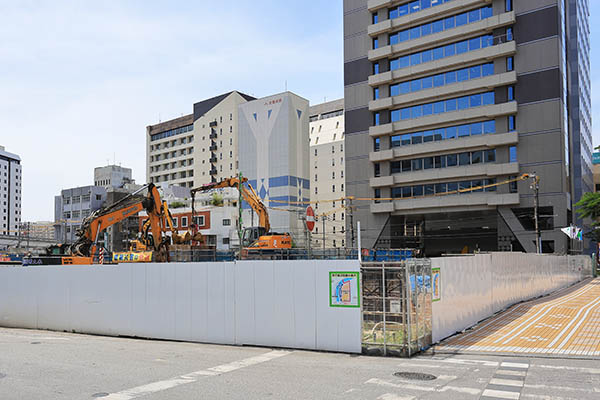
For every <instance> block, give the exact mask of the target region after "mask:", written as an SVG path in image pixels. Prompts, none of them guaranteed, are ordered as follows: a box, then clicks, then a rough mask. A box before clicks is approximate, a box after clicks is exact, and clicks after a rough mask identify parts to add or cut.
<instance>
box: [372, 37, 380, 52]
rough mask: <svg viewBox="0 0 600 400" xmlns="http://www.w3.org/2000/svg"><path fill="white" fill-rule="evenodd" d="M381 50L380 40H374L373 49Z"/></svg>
mask: <svg viewBox="0 0 600 400" xmlns="http://www.w3.org/2000/svg"><path fill="white" fill-rule="evenodd" d="M377 48H379V39H377V38H375V39H373V49H377Z"/></svg>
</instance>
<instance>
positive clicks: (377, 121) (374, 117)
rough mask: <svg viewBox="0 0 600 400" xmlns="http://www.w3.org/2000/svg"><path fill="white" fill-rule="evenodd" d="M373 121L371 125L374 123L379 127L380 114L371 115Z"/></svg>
mask: <svg viewBox="0 0 600 400" xmlns="http://www.w3.org/2000/svg"><path fill="white" fill-rule="evenodd" d="M373 119H374V121H373V123H374V124H375V125H379V121H380V114H379V113H378V112H376V113H375V114H374V115H373Z"/></svg>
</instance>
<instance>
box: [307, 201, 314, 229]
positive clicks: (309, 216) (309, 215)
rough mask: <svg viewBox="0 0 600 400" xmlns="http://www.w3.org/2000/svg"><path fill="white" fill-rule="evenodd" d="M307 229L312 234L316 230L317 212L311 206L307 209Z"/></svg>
mask: <svg viewBox="0 0 600 400" xmlns="http://www.w3.org/2000/svg"><path fill="white" fill-rule="evenodd" d="M306 227H307V228H308V230H309V231H311V232H312V230H313V229H315V212H314V211H313V209H312V207H311V206H308V207H306Z"/></svg>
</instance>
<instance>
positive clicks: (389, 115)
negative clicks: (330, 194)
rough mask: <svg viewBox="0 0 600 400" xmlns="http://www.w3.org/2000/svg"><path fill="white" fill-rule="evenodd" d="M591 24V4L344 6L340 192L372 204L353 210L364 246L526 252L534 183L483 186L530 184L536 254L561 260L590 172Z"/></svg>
mask: <svg viewBox="0 0 600 400" xmlns="http://www.w3.org/2000/svg"><path fill="white" fill-rule="evenodd" d="M573 12H576V13H577V18H572V15H573ZM569 16H571V18H570V17H569ZM588 18H589V13H587V0H579V1H575V0H564V1H563V0H546V1H537V0H536V1H511V0H418V1H410V2H409V1H398V0H393V1H392V0H345V1H344V62H345V64H344V81H345V82H344V84H345V124H346V127H345V129H346V172H347V176H348V177H350V178H349V179H348V180H347V187H346V192H347V195H349V196H356V197H363V198H372V199H374V200H372V201H371V202H363V203H362V204H360V205H358V206H357V208H356V218H357V219H359V220H360V221H361V223H362V224H363V226H364V231H363V232H362V234H363V243H364V246H365V247H375V246H376V247H393V248H401V247H416V248H421V249H424V250H425V254H426V255H429V256H433V255H438V254H441V253H455V252H472V251H477V250H484V251H486V250H501V251H502V250H524V251H527V252H533V251H535V232H534V229H533V223H532V222H533V203H534V198H533V193H532V191H531V189H530V187H529V186H530V182H527V181H521V182H518V183H516V182H515V183H510V184H501V185H498V186H493V185H496V184H500V183H502V182H506V181H507V180H510V179H512V178H514V177H517V176H519V175H521V174H523V173H536V174H537V175H539V176H540V177H541V185H540V196H539V199H540V206H541V208H540V214H541V215H542V218H541V227H542V247H543V250H544V251H545V252H558V253H565V252H567V251H568V240H567V238H566V236H565V235H564V234H562V233H561V232H560V228H562V227H565V226H568V225H569V224H570V223H571V221H573V218H574V217H573V204H574V202H575V201H577V199H578V198H579V196H580V195H581V192H582V191H583V190H587V189H582V191H578V190H577V187H582V188H583V187H584V183H583V182H584V180H588V179H587V178H584V177H583V176H584V175H587V174H588V172H587V167H586V165H587V161H586V160H587V159H591V157H590V156H591V151H590V149H591V146H590V147H588V145H587V143H586V142H587V141H588V139H591V138H590V137H589V135H588V134H587V123H588V121H589V118H588V115H587V113H586V111H585V110H584V111H581V110H582V108H584V106H585V105H586V104H589V80H587V79H586V78H587V72H588V71H589V68H588V67H586V66H585V63H588V65H589V62H588V60H587V54H586V51H587V50H588V49H589V30H587V29H586V28H584V26H585V27H587V19H588ZM574 35H576V39H575V40H574V37H575V36H574ZM577 42H579V43H582V44H580V45H577ZM582 59H586V60H582ZM582 65H583V66H582ZM575 75H576V76H575ZM575 100H577V101H575ZM590 126H591V125H590ZM578 132H579V133H578ZM589 142H590V143H591V140H589ZM576 158H577V159H581V160H584V161H583V162H582V165H577V164H576V163H575V162H574V160H575V159H576ZM589 169H590V170H591V168H589ZM482 186H487V187H486V188H484V189H479V188H480V187H482ZM472 188H478V189H477V190H474V191H468V190H471V189H472ZM460 190H463V193H461V194H451V195H449V194H448V193H456V192H457V191H460ZM467 191H468V192H467Z"/></svg>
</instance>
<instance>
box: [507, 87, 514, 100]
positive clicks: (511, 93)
mask: <svg viewBox="0 0 600 400" xmlns="http://www.w3.org/2000/svg"><path fill="white" fill-rule="evenodd" d="M514 100H515V87H514V86H509V87H508V101H514Z"/></svg>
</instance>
